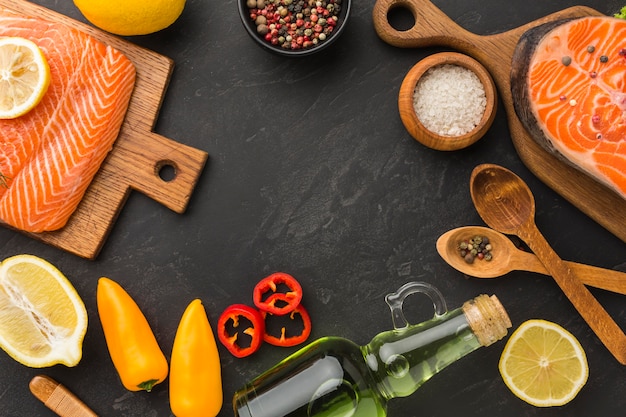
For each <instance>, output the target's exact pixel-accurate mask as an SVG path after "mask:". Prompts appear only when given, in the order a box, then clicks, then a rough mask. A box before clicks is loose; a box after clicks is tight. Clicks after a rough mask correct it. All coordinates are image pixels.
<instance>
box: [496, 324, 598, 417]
mask: <svg viewBox="0 0 626 417" xmlns="http://www.w3.org/2000/svg"><path fill="white" fill-rule="evenodd" d="M499 369H500V374H501V375H502V378H503V380H504V383H505V384H506V385H507V386H508V387H509V389H510V390H511V391H512V392H513V393H514V394H515V395H516V396H517V397H519V398H521V399H522V400H524V401H526V402H527V403H529V404H532V405H534V406H537V407H553V406H561V405H564V404H567V403H568V402H570V401H571V400H572V399H574V397H576V395H577V394H578V392H579V391H580V390H581V389H582V387H583V386H584V385H585V383H586V382H587V377H588V375H589V366H588V364H587V357H586V355H585V351H584V350H583V348H582V346H581V345H580V343H579V342H578V340H577V339H576V338H575V337H574V336H573V335H572V334H571V333H569V332H568V331H567V330H565V329H564V328H562V327H561V326H559V325H558V324H555V323H552V322H549V321H546V320H528V321H526V322H524V323H522V325H521V326H519V327H518V328H517V330H515V332H513V334H512V335H511V337H510V339H509V340H508V342H507V344H506V346H505V347H504V351H503V352H502V356H501V358H500V363H499Z"/></svg>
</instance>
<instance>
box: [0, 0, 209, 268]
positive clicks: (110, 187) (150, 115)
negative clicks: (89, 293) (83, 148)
mask: <svg viewBox="0 0 626 417" xmlns="http://www.w3.org/2000/svg"><path fill="white" fill-rule="evenodd" d="M0 7H3V8H5V9H8V10H13V11H16V12H19V13H22V14H24V15H28V16H34V17H40V18H43V19H47V20H51V21H57V22H62V23H64V24H66V25H68V26H72V27H75V28H77V29H79V30H82V31H83V32H86V33H88V34H90V35H92V36H94V37H95V38H97V39H98V40H100V41H102V42H104V43H106V44H108V45H111V46H113V47H114V48H116V49H118V50H120V51H121V52H123V53H124V54H125V55H126V56H127V57H128V58H129V59H130V60H131V61H132V62H133V63H134V64H135V67H136V70H137V81H136V84H135V90H134V92H133V95H132V97H131V100H130V105H129V108H128V113H127V114H126V118H125V120H124V123H123V125H122V128H121V130H120V134H119V136H118V138H117V140H116V142H115V145H114V147H113V150H112V151H111V153H110V154H109V156H108V157H107V159H106V160H105V161H104V163H103V165H102V167H101V168H100V171H99V172H98V174H97V175H96V177H95V178H94V180H93V182H92V183H91V185H90V187H89V189H88V190H87V193H86V194H85V196H84V198H83V200H82V201H81V203H80V205H79V206H78V208H77V210H76V211H75V212H74V214H72V217H71V218H70V220H69V222H68V223H67V225H66V226H65V227H63V228H62V229H60V230H58V231H54V232H46V233H37V234H34V233H28V235H29V236H32V237H33V238H35V239H39V240H41V241H43V242H46V243H48V244H51V245H53V246H56V247H58V248H61V249H63V250H66V251H68V252H71V253H73V254H76V255H78V256H81V257H84V258H88V259H94V258H95V257H96V256H97V255H98V253H99V251H100V249H101V248H102V245H103V244H104V242H105V240H106V238H107V236H108V234H109V232H110V231H111V229H112V227H113V224H114V223H115V220H116V218H117V216H118V215H119V213H120V211H121V210H122V207H123V206H124V203H125V201H126V199H127V198H128V196H129V194H130V192H131V191H132V190H136V191H139V192H141V193H143V194H145V195H147V196H148V197H150V198H152V199H154V200H156V201H157V202H159V203H161V204H163V205H165V206H166V207H168V208H170V209H171V210H174V211H175V212H177V213H183V212H184V211H185V209H186V207H187V204H188V202H189V199H190V197H191V194H192V192H193V189H194V188H195V185H196V183H197V181H198V178H199V176H200V174H201V172H202V170H203V168H204V165H205V163H206V161H207V158H208V154H207V153H206V152H204V151H201V150H198V149H194V148H192V147H189V146H186V145H183V144H181V143H177V142H175V141H173V140H171V139H168V138H165V137H163V136H160V135H158V134H156V133H154V132H152V129H153V127H154V124H155V121H156V118H157V115H158V113H159V109H160V107H161V102H162V99H163V95H164V93H165V90H166V88H167V85H168V83H169V80H170V77H171V74H172V70H173V68H174V62H173V61H172V60H171V59H169V58H167V57H164V56H162V55H159V54H157V53H155V52H153V51H150V50H147V49H145V48H142V47H139V46H137V45H134V44H132V43H130V42H128V41H126V40H124V39H121V38H118V37H115V36H113V35H110V34H108V33H105V32H102V31H100V30H98V29H95V28H93V27H92V26H89V25H86V24H84V23H81V22H78V21H76V20H74V19H71V18H69V17H67V16H64V15H62V14H59V13H57V12H54V11H52V10H49V9H46V8H44V7H41V6H39V5H35V4H33V3H29V2H27V1H24V0H0ZM165 170H169V171H173V172H174V175H173V178H170V177H169V176H166V175H163V174H164V172H165Z"/></svg>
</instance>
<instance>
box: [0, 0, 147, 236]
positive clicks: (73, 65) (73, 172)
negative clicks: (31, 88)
mask: <svg viewBox="0 0 626 417" xmlns="http://www.w3.org/2000/svg"><path fill="white" fill-rule="evenodd" d="M0 36H17V37H22V38H26V39H29V40H31V41H33V42H35V43H36V44H37V45H38V46H39V48H40V49H41V50H42V52H43V54H44V56H45V57H46V59H47V61H48V64H49V66H50V74H51V80H50V85H49V87H48V90H47V92H46V94H45V95H44V97H43V99H42V101H41V102H40V103H39V104H38V105H37V106H36V107H35V108H34V109H33V110H31V111H30V112H29V113H27V114H26V115H24V116H21V117H19V118H17V119H12V120H0V174H1V175H2V179H3V182H2V183H0V220H2V222H4V223H6V224H8V225H9V226H11V227H13V228H17V229H20V230H24V231H27V232H33V233H39V232H44V231H52V230H57V229H60V228H62V227H63V226H64V225H65V224H66V223H67V221H68V219H69V218H70V216H71V214H72V213H73V212H74V210H75V209H76V207H77V206H78V204H79V203H80V201H81V199H82V197H83V195H84V193H85V191H86V190H87V188H88V186H89V184H90V183H91V181H92V179H93V177H94V176H95V174H96V173H97V171H98V169H99V168H100V165H101V164H102V162H103V161H104V159H105V158H106V156H107V154H108V153H109V151H110V150H111V149H112V147H113V144H114V142H115V140H116V138H117V136H118V134H119V130H120V128H121V126H122V123H123V120H124V116H125V114H126V111H127V109H128V104H129V101H130V97H131V94H132V91H133V88H134V85H135V75H136V74H135V67H134V65H133V64H132V62H131V61H130V60H129V59H128V58H127V57H126V56H124V55H123V54H122V53H121V52H119V51H117V50H116V49H114V48H112V47H110V46H107V45H105V44H104V43H102V42H100V41H98V40H96V39H95V38H93V37H92V36H91V35H89V34H86V33H84V32H81V31H79V30H76V29H74V28H70V27H69V26H67V25H64V24H61V23H56V22H50V21H46V20H43V19H39V18H33V17H28V16H23V15H19V14H16V13H13V12H10V11H7V10H3V9H0Z"/></svg>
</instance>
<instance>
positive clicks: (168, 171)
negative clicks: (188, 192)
mask: <svg viewBox="0 0 626 417" xmlns="http://www.w3.org/2000/svg"><path fill="white" fill-rule="evenodd" d="M156 173H157V175H158V176H159V178H161V179H162V180H163V181H165V182H170V181H174V180H175V179H176V173H177V169H176V164H175V163H174V162H173V161H159V162H158V163H157V165H156Z"/></svg>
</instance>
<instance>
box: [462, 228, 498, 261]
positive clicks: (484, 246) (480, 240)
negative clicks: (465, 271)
mask: <svg viewBox="0 0 626 417" xmlns="http://www.w3.org/2000/svg"><path fill="white" fill-rule="evenodd" d="M458 248H459V254H460V255H461V257H462V258H463V259H465V262H467V263H468V264H471V263H474V260H475V259H484V260H485V261H490V260H492V259H493V254H492V253H491V249H492V246H491V243H490V242H489V238H488V237H487V236H479V235H476V236H474V237H472V238H471V239H468V240H462V241H461V242H459V244H458Z"/></svg>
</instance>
